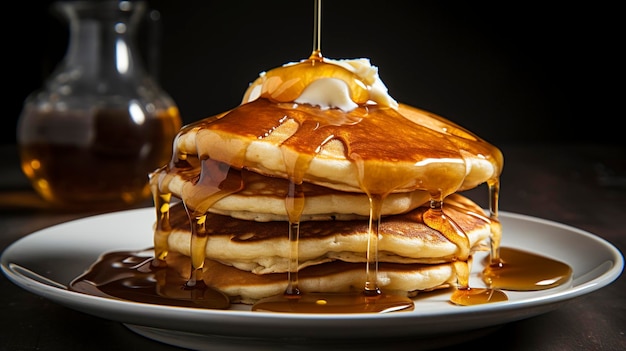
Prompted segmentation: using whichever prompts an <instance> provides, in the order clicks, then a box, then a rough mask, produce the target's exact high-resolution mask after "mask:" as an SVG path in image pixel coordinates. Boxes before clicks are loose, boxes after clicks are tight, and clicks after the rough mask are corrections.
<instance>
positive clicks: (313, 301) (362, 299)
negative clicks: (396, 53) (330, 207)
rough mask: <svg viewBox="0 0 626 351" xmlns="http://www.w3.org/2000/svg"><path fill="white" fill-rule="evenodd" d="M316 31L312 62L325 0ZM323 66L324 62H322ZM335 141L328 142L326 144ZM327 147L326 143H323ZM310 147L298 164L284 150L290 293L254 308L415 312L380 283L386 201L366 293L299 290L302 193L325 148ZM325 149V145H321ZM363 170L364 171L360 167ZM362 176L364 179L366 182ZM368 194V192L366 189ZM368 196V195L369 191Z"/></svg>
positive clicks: (374, 223) (377, 201) (376, 206)
mask: <svg viewBox="0 0 626 351" xmlns="http://www.w3.org/2000/svg"><path fill="white" fill-rule="evenodd" d="M315 5H316V6H315V21H314V23H315V28H314V30H313V32H314V33H315V34H314V38H313V52H312V53H311V55H310V57H309V58H310V60H311V61H312V62H314V63H315V62H318V61H321V60H322V54H321V48H320V44H321V40H320V38H321V7H322V5H321V0H316V1H315ZM320 63H321V62H320ZM306 128H311V130H312V131H315V130H317V129H319V128H323V126H320V125H319V123H310V122H309V123H306V122H305V123H303V124H302V125H301V126H300V129H306ZM309 133H311V132H309ZM328 140H331V139H330V138H327V139H326V141H328ZM322 144H323V143H322ZM306 145H310V146H309V147H312V148H313V150H306V151H307V152H305V153H300V154H298V156H297V158H296V161H295V162H293V161H292V160H290V155H291V154H290V153H289V151H288V150H289V149H288V148H284V147H283V148H282V150H283V159H284V160H285V164H287V165H293V168H289V169H288V170H287V173H288V176H289V181H290V184H289V185H290V188H289V192H288V196H287V198H286V199H285V208H286V210H287V214H288V216H289V243H290V248H291V250H290V261H289V279H288V286H287V290H286V291H285V293H284V294H283V295H282V296H272V297H269V298H265V299H262V300H260V301H258V302H257V303H255V304H254V305H253V306H252V310H253V311H274V312H300V313H310V312H320V311H324V312H326V313H349V312H352V313H355V312H379V313H383V312H390V311H397V310H412V309H413V308H414V304H413V301H412V300H410V299H409V298H407V297H402V296H398V295H387V294H382V292H381V291H380V289H379V288H378V283H377V281H376V280H377V273H378V269H377V265H378V258H377V241H378V235H379V232H378V227H379V221H380V212H381V209H382V201H383V197H381V196H370V197H369V199H370V220H369V233H370V235H369V236H368V245H367V247H368V250H367V264H366V267H365V269H366V281H365V284H364V288H363V291H362V293H352V294H321V293H306V294H303V293H302V292H301V291H300V290H299V289H298V266H299V264H298V237H299V228H300V216H301V214H302V210H303V208H304V201H305V198H304V194H303V192H302V190H301V187H302V181H303V178H304V170H306V169H307V168H308V165H309V163H310V162H311V160H312V159H313V156H314V155H315V154H316V151H317V150H321V148H320V147H319V146H317V145H315V144H306ZM320 146H321V145H320ZM302 155H309V156H302ZM359 169H360V170H362V169H363V167H362V166H361V167H359ZM363 178H364V176H361V177H360V179H363ZM364 190H366V189H364ZM366 192H367V191H366Z"/></svg>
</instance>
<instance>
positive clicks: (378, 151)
mask: <svg viewBox="0 0 626 351" xmlns="http://www.w3.org/2000/svg"><path fill="white" fill-rule="evenodd" d="M173 151H174V153H173V156H172V159H171V160H170V162H169V163H168V164H167V165H164V166H163V167H161V168H159V169H157V170H155V171H154V172H153V173H151V174H150V184H151V187H152V188H151V190H152V192H153V195H154V200H155V209H156V212H157V213H156V214H157V218H156V222H155V230H154V243H155V245H154V252H155V259H156V261H157V262H159V261H162V260H166V261H167V260H172V259H176V257H179V258H187V257H188V258H189V261H190V262H191V265H186V268H188V269H190V270H189V271H186V272H184V273H183V274H184V275H191V276H190V280H189V283H190V284H189V285H190V286H195V284H196V282H197V281H198V280H200V279H202V280H203V281H204V282H205V283H206V284H207V285H209V286H212V287H214V288H216V289H218V290H220V291H221V292H223V293H225V294H227V295H228V296H229V297H230V298H231V299H232V300H233V301H235V302H243V303H254V302H255V301H257V300H259V299H262V298H264V297H269V296H273V295H281V294H285V293H288V294H293V292H294V291H292V290H291V289H290V288H289V287H288V285H289V284H290V283H292V282H293V281H290V282H288V281H287V280H288V276H289V275H290V274H294V275H295V276H297V281H298V283H297V288H298V289H301V291H298V293H300V292H302V293H304V294H306V293H311V292H320V293H334V292H348V291H361V290H362V289H364V288H365V287H367V289H368V293H371V292H373V291H374V292H375V291H378V289H379V288H380V289H385V290H386V291H396V292H400V293H401V294H405V295H407V296H412V295H414V294H415V293H417V292H419V291H430V290H433V289H440V288H443V287H448V286H450V285H453V284H463V287H467V285H466V284H467V282H468V281H469V268H468V265H469V264H470V262H471V257H472V255H473V254H474V252H476V251H478V250H485V249H487V248H488V247H489V245H488V244H490V243H491V244H493V243H495V244H496V245H497V244H498V243H499V239H500V231H499V230H500V227H499V225H498V224H497V223H496V222H494V221H492V219H494V218H495V217H496V216H494V213H495V212H497V204H496V203H495V200H497V198H498V191H499V190H498V189H499V175H500V172H501V170H502V166H503V157H502V153H501V152H500V150H499V149H497V148H496V147H494V146H492V145H491V144H489V143H488V142H486V141H484V140H483V139H481V138H479V137H478V136H476V135H475V134H473V133H471V132H470V131H468V130H466V129H464V128H462V127H460V126H459V125H457V124H455V123H453V122H451V121H448V120H446V119H444V118H443V117H440V116H438V115H436V114H433V113H429V112H427V111H424V110H421V109H418V108H415V107H412V106H409V105H406V104H403V103H397V102H396V101H395V100H393V98H391V97H390V96H389V95H388V94H387V90H386V87H385V86H384V84H382V81H380V79H379V77H378V71H377V69H376V68H375V67H373V66H371V65H369V61H368V60H347V61H333V60H328V59H326V58H322V57H321V55H320V56H318V55H312V56H311V57H309V59H307V60H302V61H301V62H299V63H292V64H286V65H284V66H282V67H278V68H275V69H272V70H270V71H268V72H263V73H262V74H261V75H260V77H259V78H258V79H257V80H255V81H254V82H253V83H252V84H251V85H250V86H249V88H248V90H247V91H246V93H245V94H244V99H243V101H242V103H241V104H240V105H239V106H236V107H234V108H232V109H231V110H229V111H226V112H223V113H220V114H217V115H214V116H210V117H208V118H205V119H202V120H199V121H197V122H194V123H192V124H189V125H187V126H185V127H183V128H182V129H181V130H180V131H179V133H178V134H177V136H176V139H175V140H174V142H173ZM483 183H487V184H488V186H489V191H490V195H491V196H490V209H493V210H495V211H491V212H490V217H488V216H486V215H485V213H484V211H483V209H482V208H481V207H480V206H478V205H477V204H475V203H474V202H472V201H471V200H470V199H468V198H466V197H464V196H462V195H460V194H459V193H460V192H462V191H465V190H469V189H472V188H475V187H477V186H478V185H480V184H483ZM494 223H496V225H494ZM372 265H375V266H376V267H378V268H377V270H376V272H378V276H377V279H375V280H374V281H372V280H371V276H368V275H367V274H366V272H367V271H368V270H367V269H366V267H372ZM183 266H185V265H183ZM189 266H190V267H189ZM455 268H456V269H455ZM192 269H195V270H193V274H192V273H191V272H192V271H191V270H192ZM285 289H287V290H285ZM287 291H288V292H287ZM409 303H411V301H409ZM411 305H412V303H411Z"/></svg>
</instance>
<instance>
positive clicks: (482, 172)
mask: <svg viewBox="0 0 626 351" xmlns="http://www.w3.org/2000/svg"><path fill="white" fill-rule="evenodd" d="M175 151H176V152H177V153H178V154H180V155H196V156H197V157H198V158H200V159H203V158H210V159H213V160H216V161H220V162H224V163H226V164H229V165H231V166H233V167H235V168H245V169H249V170H252V171H255V172H258V173H260V174H263V175H267V176H274V177H281V178H285V179H290V180H293V181H295V182H296V183H299V182H302V181H306V182H310V183H313V184H318V185H321V186H326V187H330V188H333V189H337V190H342V191H352V192H365V193H368V194H386V193H389V192H406V191H414V190H425V191H427V192H429V193H437V192H441V193H442V194H443V196H446V195H448V194H451V193H453V192H455V191H461V190H467V189H471V188H474V187H476V186H477V185H479V184H482V183H484V182H486V181H488V180H489V179H493V178H495V177H497V176H499V173H500V171H501V168H502V163H503V158H502V154H501V152H500V151H499V150H498V149H497V148H495V147H494V146H492V145H490V144H489V143H487V142H485V141H483V140H482V139H480V138H479V137H477V136H475V135H474V134H472V133H471V132H469V131H467V130H465V129H463V128H461V127H460V126H458V125H456V124H454V123H452V122H450V121H447V120H445V119H444V118H442V117H439V116H437V115H434V114H431V113H428V112H426V111H423V110H420V109H417V108H414V107H410V106H408V105H405V104H399V106H398V109H397V110H395V109H392V108H389V107H381V106H378V105H369V106H368V105H364V106H359V107H357V108H356V109H354V110H352V111H348V112H346V111H342V110H339V109H328V110H322V109H320V108H318V107H316V106H311V105H307V104H293V103H275V102H272V101H270V100H268V99H264V98H259V99H257V100H255V101H252V102H249V103H245V104H242V105H240V106H238V107H236V108H234V109H232V110H231V111H229V112H226V113H223V114H220V115H218V116H214V117H212V118H208V119H205V120H201V121H198V122H196V123H194V124H191V125H189V126H186V127H185V128H183V130H181V132H180V133H179V135H178V137H177V139H176V141H175Z"/></svg>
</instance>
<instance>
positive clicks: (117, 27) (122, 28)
mask: <svg viewBox="0 0 626 351" xmlns="http://www.w3.org/2000/svg"><path fill="white" fill-rule="evenodd" d="M51 9H52V10H53V11H56V12H57V13H58V14H60V15H61V16H62V18H64V19H65V20H67V22H68V24H69V45H68V48H67V51H66V53H65V56H64V58H63V59H62V60H61V62H60V63H59V65H58V66H57V67H56V68H55V70H54V71H53V73H52V74H51V76H49V77H48V78H47V79H46V81H45V82H44V86H43V87H42V88H41V89H40V90H38V91H35V92H33V93H32V94H31V95H29V96H28V97H27V98H26V100H25V102H24V107H23V110H22V113H21V115H20V117H19V120H18V127H17V142H18V148H19V152H20V159H21V167H22V171H23V172H24V174H25V175H26V176H27V177H28V179H29V180H30V182H31V184H32V186H33V188H34V189H35V190H36V191H37V193H39V194H40V195H41V197H43V198H44V199H45V200H47V201H48V202H49V203H51V204H52V205H53V206H55V207H60V208H80V209H97V208H109V207H111V208H120V207H121V208H123V207H128V206H130V205H133V204H136V203H138V202H140V201H142V200H146V199H147V198H149V197H150V189H149V184H148V174H149V173H150V172H152V171H154V170H155V169H156V168H158V167H160V166H162V165H164V164H166V163H167V162H168V161H169V159H170V157H171V152H172V142H173V140H174V137H175V135H176V133H177V132H178V130H179V129H180V127H181V123H182V122H181V117H180V115H179V111H178V108H177V106H176V104H175V103H174V101H173V100H172V98H171V97H170V96H168V94H167V93H166V92H164V91H163V90H162V89H161V88H160V87H159V85H158V84H157V83H156V82H155V80H154V79H153V78H152V77H151V75H149V74H148V73H147V71H146V70H145V68H144V65H143V63H142V58H141V57H140V53H139V50H138V48H137V47H136V40H137V39H136V34H137V31H138V26H139V25H140V24H141V23H142V19H145V14H146V13H147V4H146V3H145V2H144V1H60V2H55V3H53V4H52V8H51Z"/></svg>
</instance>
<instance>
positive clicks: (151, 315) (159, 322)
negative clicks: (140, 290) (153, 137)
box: [0, 207, 624, 337]
mask: <svg viewBox="0 0 626 351" xmlns="http://www.w3.org/2000/svg"><path fill="white" fill-rule="evenodd" d="M147 211H153V208H152V207H145V208H138V209H132V210H125V211H117V212H110V213H104V214H98V215H93V216H88V217H83V218H79V219H75V220H70V221H66V222H63V223H59V224H56V225H52V226H50V227H47V228H43V229H39V230H37V231H34V232H32V233H30V234H27V235H25V236H23V237H22V238H20V239H18V240H16V241H15V242H13V243H11V244H10V245H9V246H7V247H6V249H5V250H4V252H2V255H1V256H0V262H1V268H2V271H3V273H4V274H5V276H7V277H8V279H9V280H10V281H12V282H13V283H14V284H16V285H18V286H19V287H21V288H23V289H25V290H27V291H29V292H31V293H34V294H36V295H40V296H43V297H45V298H48V299H50V300H52V301H54V302H56V303H59V304H61V305H64V306H66V307H68V308H71V309H75V310H78V311H81V312H84V313H87V314H91V315H95V316H97V317H100V318H105V319H109V320H115V321H118V322H121V323H124V324H136V325H143V326H147V327H153V328H162V329H166V330H171V329H173V328H172V325H171V323H170V322H169V320H190V321H192V323H186V324H188V325H184V326H180V328H179V329H180V331H184V332H192V333H200V334H206V333H212V334H216V333H217V334H219V333H221V334H219V335H235V334H233V333H232V332H230V333H229V332H228V328H224V327H223V326H224V325H232V323H237V324H239V325H242V326H245V325H247V326H255V325H257V324H258V323H263V324H264V325H266V327H265V328H260V330H257V331H254V330H248V331H247V335H248V336H249V337H260V336H264V335H267V333H266V332H267V331H268V330H270V329H269V328H275V327H276V326H283V327H285V326H287V327H293V328H299V327H301V326H304V325H306V324H307V323H311V321H312V320H315V321H318V322H320V321H322V322H323V323H318V324H323V325H324V326H323V329H324V330H327V331H332V330H333V329H336V328H337V327H338V326H344V328H345V321H346V320H349V321H350V324H351V325H352V326H353V327H355V328H358V327H359V325H363V323H370V322H371V320H372V319H376V320H379V319H380V320H388V319H392V320H397V321H410V322H411V323H408V324H412V325H413V326H414V325H415V324H418V325H419V324H423V323H425V322H426V321H428V323H434V324H437V323H450V316H455V318H454V319H455V320H457V322H454V323H451V325H450V328H448V331H449V332H459V331H464V330H467V329H466V327H463V326H462V325H461V324H462V323H459V322H466V321H472V322H473V323H474V324H473V325H472V327H473V328H476V329H478V328H484V327H490V326H494V325H499V324H503V323H508V322H512V321H516V320H521V319H525V318H529V317H533V316H535V315H539V314H542V313H545V312H548V311H551V310H554V309H556V308H558V307H560V305H562V304H564V303H566V302H568V301H571V300H572V299H575V298H577V297H580V296H582V295H586V294H588V293H591V292H593V291H596V290H598V289H600V288H602V287H604V286H607V285H609V284H611V283H612V282H614V281H615V280H617V279H618V278H619V276H620V275H621V274H622V272H623V268H624V256H623V254H622V253H621V252H620V250H619V249H617V247H615V245H613V244H612V243H611V242H609V241H608V240H606V239H604V238H601V237H599V236H597V235H595V234H593V233H591V232H588V231H585V230H583V229H579V228H576V227H573V226H571V225H568V224H564V223H560V222H556V221H552V220H548V219H543V218H539V217H533V216H529V215H526V214H519V213H513V212H507V211H500V212H499V218H500V220H501V221H506V220H507V219H508V220H519V221H522V222H533V223H536V224H539V225H542V226H549V227H556V228H559V229H561V230H565V231H569V232H574V233H575V234H577V235H579V236H582V237H584V238H585V239H586V240H592V241H594V242H596V243H597V244H599V245H601V246H602V247H603V248H604V249H605V250H606V253H607V259H608V258H610V260H612V262H613V264H612V266H610V267H607V268H606V270H605V271H602V273H601V274H599V275H598V276H596V277H594V278H593V279H590V280H587V281H583V282H582V283H581V284H579V285H574V286H572V287H570V288H568V289H565V290H561V291H557V292H555V293H554V294H550V295H548V296H539V297H536V298H529V299H525V300H521V301H509V302H506V303H499V304H489V305H478V306H463V307H460V308H459V310H458V311H457V310H455V311H447V312H443V313H426V314H423V315H416V314H414V313H389V314H293V313H285V314H283V313H269V312H251V311H236V310H204V309H196V308H184V307H170V306H159V305H151V304H142V303H137V302H132V301H122V300H115V299H108V298H101V297H97V296H90V295H87V294H82V293H78V292H74V291H70V290H67V289H61V288H59V287H54V286H50V285H47V284H44V283H42V282H39V281H37V280H35V279H32V278H29V277H27V276H25V275H23V274H20V273H19V272H17V271H16V270H15V267H14V266H13V267H12V264H13V263H11V262H9V256H10V255H11V254H12V252H13V251H15V250H16V248H19V247H20V246H24V245H27V244H28V242H29V241H30V240H37V239H38V238H39V236H43V235H47V234H46V233H48V232H50V231H55V230H60V229H64V228H65V227H67V226H74V225H80V224H83V223H85V222H89V221H93V220H97V219H104V218H111V217H112V216H120V215H133V214H137V213H138V212H147ZM610 260H609V261H610ZM77 301H79V302H77ZM416 306H417V305H416ZM525 307H533V308H530V309H529V308H525ZM137 310H141V311H142V313H143V315H141V314H140V315H137V313H136V312H137ZM163 315H166V316H168V318H167V319H166V321H164V320H163V319H162V318H159V317H162V316H163ZM489 315H492V316H495V317H496V318H495V319H497V320H498V321H497V322H496V321H493V320H492V321H488V320H484V319H485V317H486V316H489ZM207 316H209V317H211V318H207V321H204V323H203V317H207ZM216 318H217V319H219V320H220V322H221V323H224V325H222V326H208V327H207V326H206V325H204V324H206V322H209V321H210V320H211V319H216ZM146 319H148V320H150V323H148V324H146ZM492 319H493V318H492ZM502 320H504V322H502ZM195 322H198V323H195ZM242 329H245V328H239V329H238V330H237V333H236V334H237V336H239V335H240V334H241V330H242ZM311 329H316V330H315V331H314V332H309V333H306V334H307V335H306V336H307V337H316V335H318V334H319V333H320V332H321V331H322V330H320V329H318V328H311ZM380 329H385V333H384V336H389V335H390V334H394V332H391V333H389V330H388V329H391V328H380ZM344 332H347V330H346V329H344ZM409 332H410V333H411V335H413V336H417V335H428V334H429V333H421V332H420V330H413V331H411V330H408V329H403V328H398V329H397V330H396V331H395V334H396V335H405V334H406V333H409ZM442 332H443V331H442ZM334 333H337V332H336V331H335V332H334ZM331 334H332V335H325V337H333V336H335V337H340V335H335V334H333V333H331ZM339 334H342V333H339ZM348 334H350V333H344V335H348ZM381 335H382V334H381ZM392 336H393V335H392Z"/></svg>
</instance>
